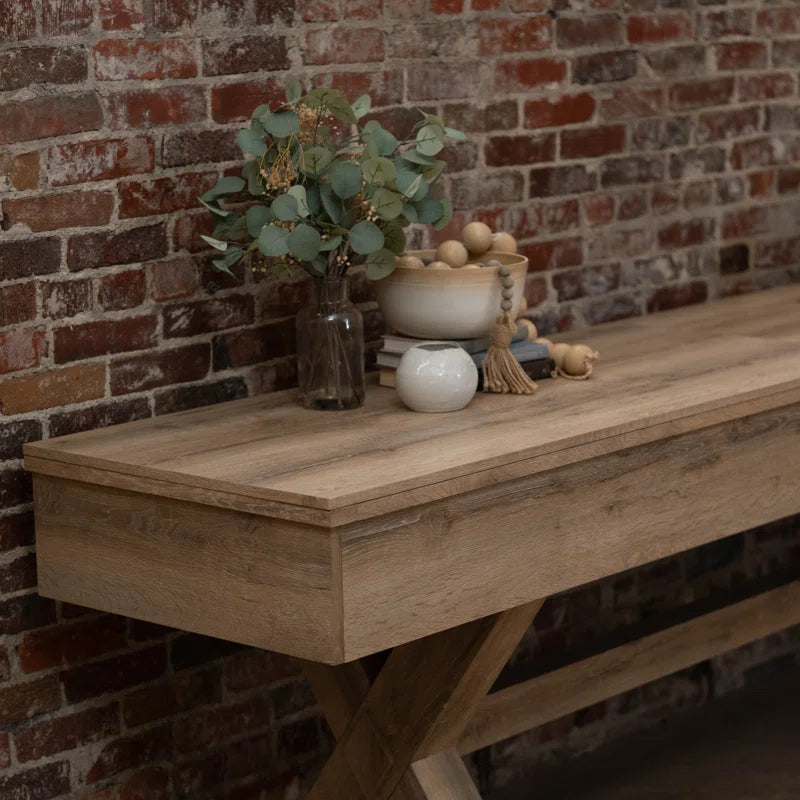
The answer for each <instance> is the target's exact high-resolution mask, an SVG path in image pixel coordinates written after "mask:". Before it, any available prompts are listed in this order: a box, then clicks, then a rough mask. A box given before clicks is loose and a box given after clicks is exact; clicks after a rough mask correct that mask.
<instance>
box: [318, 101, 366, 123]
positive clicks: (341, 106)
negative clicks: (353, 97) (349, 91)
mask: <svg viewBox="0 0 800 800" xmlns="http://www.w3.org/2000/svg"><path fill="white" fill-rule="evenodd" d="M326 108H327V109H328V111H330V113H331V114H333V116H334V117H336V119H339V120H341V121H342V122H346V123H347V124H348V125H355V124H356V122H358V119H357V118H356V115H355V112H354V111H353V107H352V106H351V105H350V103H348V102H347V100H345V99H344V97H341V96H340V97H336V98H334V99H332V100H329V101H328V102H327V103H326Z"/></svg>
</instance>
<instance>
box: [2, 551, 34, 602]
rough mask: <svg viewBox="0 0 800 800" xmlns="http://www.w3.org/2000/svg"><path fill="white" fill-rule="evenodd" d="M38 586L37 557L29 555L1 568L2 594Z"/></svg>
mask: <svg viewBox="0 0 800 800" xmlns="http://www.w3.org/2000/svg"><path fill="white" fill-rule="evenodd" d="M34 586H36V556H35V555H34V554H33V553H29V554H28V555H25V556H20V557H19V558H17V559H15V560H14V561H10V562H9V563H7V564H4V565H3V566H0V594H10V593H11V592H20V591H22V590H23V589H31V588H32V587H34Z"/></svg>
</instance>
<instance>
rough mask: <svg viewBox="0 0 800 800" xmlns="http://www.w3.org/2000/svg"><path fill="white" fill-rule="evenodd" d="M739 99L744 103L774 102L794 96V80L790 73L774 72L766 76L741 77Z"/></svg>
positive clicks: (739, 80)
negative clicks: (779, 98) (777, 98)
mask: <svg viewBox="0 0 800 800" xmlns="http://www.w3.org/2000/svg"><path fill="white" fill-rule="evenodd" d="M738 82H739V99H740V100H742V101H743V102H748V101H759V100H774V99H775V98H776V97H790V96H791V95H793V94H794V78H793V77H792V76H791V75H790V74H789V73H788V72H772V73H769V74H766V75H741V76H740V77H739V79H738Z"/></svg>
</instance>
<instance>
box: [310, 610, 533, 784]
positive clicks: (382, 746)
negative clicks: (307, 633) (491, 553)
mask: <svg viewBox="0 0 800 800" xmlns="http://www.w3.org/2000/svg"><path fill="white" fill-rule="evenodd" d="M542 602H543V601H541V600H539V601H536V602H534V603H529V604H527V605H524V606H519V607H518V608H515V609H511V610H510V611H505V612H503V613H501V614H495V615H493V616H491V617H486V618H485V619H480V620H475V621H474V622H470V623H467V624H466V625H461V626H459V627H457V628H451V629H450V630H447V631H442V632H441V633H437V634H434V635H433V636H428V637H426V638H424V639H420V640H418V641H416V642H410V643H409V644H406V645H402V646H400V647H397V648H395V649H394V650H393V651H392V653H391V655H390V656H389V658H388V660H387V661H386V664H385V665H384V666H383V668H382V669H381V670H380V672H379V673H378V676H377V677H376V678H375V681H374V682H373V683H372V684H371V685H370V682H369V678H368V676H367V672H366V670H365V669H364V666H363V665H362V664H361V663H359V662H355V663H352V664H345V665H344V666H341V667H326V666H324V665H319V664H311V663H308V664H306V665H305V668H304V671H305V674H306V676H307V678H308V679H309V681H310V682H311V685H312V688H313V689H314V693H315V694H316V696H317V700H318V701H319V704H320V707H321V708H322V710H323V713H325V715H326V717H327V718H328V721H329V723H330V725H331V729H332V730H333V732H334V735H335V736H336V737H337V744H336V747H335V749H334V751H333V754H332V755H331V757H330V759H329V760H328V762H327V764H326V765H325V767H324V769H323V771H322V774H321V775H320V776H319V778H318V780H317V782H316V783H315V784H314V787H313V788H312V790H311V793H310V795H309V800H389V798H392V800H479V797H480V796H479V794H478V791H477V789H476V788H475V785H474V783H473V781H472V779H471V778H470V776H469V773H468V772H467V770H466V768H465V767H464V765H463V763H462V761H461V759H460V757H459V756H458V753H457V752H456V751H455V749H454V745H455V743H456V742H457V740H458V737H459V736H460V734H461V733H462V731H463V730H464V728H465V726H466V725H467V723H468V722H469V720H470V717H471V716H472V714H473V712H474V710H475V707H476V705H477V704H478V703H479V702H480V701H481V700H482V699H483V697H484V696H485V695H486V693H487V692H488V691H489V689H490V688H491V686H492V684H493V683H494V681H495V679H496V678H497V676H498V674H499V673H500V670H501V669H502V668H503V666H504V665H505V663H506V662H507V661H508V659H509V657H510V656H511V654H512V652H513V651H514V648H515V647H516V646H517V644H518V643H519V640H520V639H521V638H522V636H523V634H524V633H525V631H526V630H527V629H528V626H529V625H530V623H531V621H532V620H533V618H534V616H535V615H536V612H537V611H538V610H539V608H540V607H541V605H542Z"/></svg>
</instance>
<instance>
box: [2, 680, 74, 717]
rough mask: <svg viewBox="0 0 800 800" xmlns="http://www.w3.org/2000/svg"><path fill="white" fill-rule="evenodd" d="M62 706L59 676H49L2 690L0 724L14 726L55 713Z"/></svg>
mask: <svg viewBox="0 0 800 800" xmlns="http://www.w3.org/2000/svg"><path fill="white" fill-rule="evenodd" d="M60 705H61V693H60V691H59V688H58V676H56V675H49V676H48V677H46V678H41V679H39V680H38V681H29V682H28V683H18V684H16V685H15V686H11V687H9V688H7V689H0V724H2V725H13V724H14V723H16V722H21V721H22V720H24V719H31V718H32V717H35V716H37V715H38V714H44V713H46V712H48V711H53V710H55V709H56V708H58V707H59V706H60Z"/></svg>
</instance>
